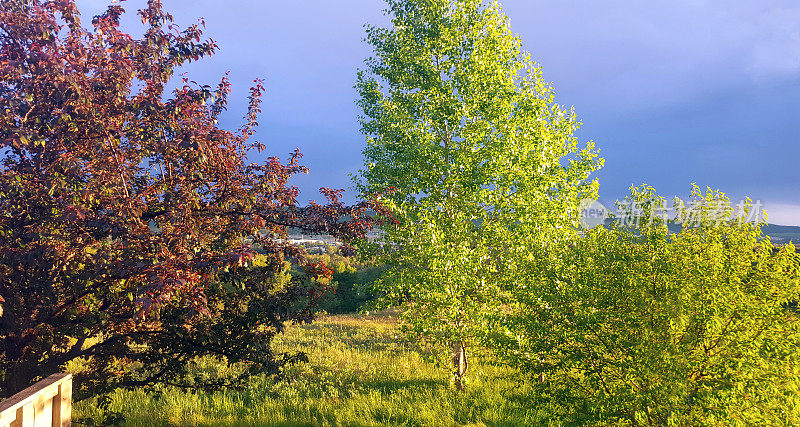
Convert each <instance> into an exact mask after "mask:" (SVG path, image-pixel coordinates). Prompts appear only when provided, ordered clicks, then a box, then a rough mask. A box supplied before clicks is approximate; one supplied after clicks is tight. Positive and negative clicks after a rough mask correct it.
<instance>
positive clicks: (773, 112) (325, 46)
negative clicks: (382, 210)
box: [78, 0, 800, 224]
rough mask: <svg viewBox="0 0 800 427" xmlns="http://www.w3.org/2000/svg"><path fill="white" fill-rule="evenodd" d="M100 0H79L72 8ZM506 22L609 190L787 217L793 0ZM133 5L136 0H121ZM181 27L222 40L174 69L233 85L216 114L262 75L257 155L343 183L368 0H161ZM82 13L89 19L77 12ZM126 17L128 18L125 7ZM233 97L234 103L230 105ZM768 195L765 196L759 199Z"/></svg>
mask: <svg viewBox="0 0 800 427" xmlns="http://www.w3.org/2000/svg"><path fill="white" fill-rule="evenodd" d="M108 3H109V2H108V1H100V0H78V4H79V6H80V7H81V9H82V10H83V11H84V15H93V14H96V13H98V12H99V11H100V10H102V8H104V7H105V5H107V4H108ZM501 3H502V4H503V6H504V9H505V11H506V13H507V14H508V15H509V16H510V18H511V24H512V28H513V30H514V31H515V32H516V33H518V34H519V35H520V37H521V38H522V40H523V42H524V44H525V47H526V48H527V49H528V50H530V51H531V52H532V53H533V56H534V59H535V60H536V61H538V62H539V63H540V64H541V65H542V66H543V68H544V75H545V78H546V79H548V80H550V81H552V82H553V84H554V85H555V87H556V89H557V91H558V94H559V96H558V99H559V101H560V102H562V103H564V104H567V105H573V106H575V109H576V111H577V113H578V115H579V117H581V118H582V119H583V122H584V127H583V129H582V130H581V136H582V137H583V138H586V139H594V140H595V141H596V143H597V145H598V147H600V148H601V150H602V153H603V155H604V157H606V159H607V161H606V167H605V168H604V170H603V171H602V172H601V173H600V174H599V177H600V179H601V196H602V198H603V199H605V200H606V201H608V200H613V199H616V198H620V197H623V196H624V195H625V193H626V188H627V186H628V185H630V184H639V183H642V182H647V183H649V184H651V185H654V186H655V187H656V188H657V189H658V190H659V192H661V193H662V194H664V195H666V196H671V195H680V196H685V195H686V194H687V193H688V190H689V184H690V183H692V182H697V183H698V184H699V185H701V186H705V185H710V186H712V187H715V188H720V189H722V190H723V191H727V192H729V193H730V194H731V196H732V197H733V198H740V197H743V196H745V195H749V196H750V197H752V198H754V199H761V200H763V201H764V203H765V205H766V207H767V209H768V210H771V212H772V215H770V220H771V222H777V223H784V224H800V187H799V186H798V185H797V184H796V183H797V182H798V179H800V168H798V167H796V165H797V163H798V158H800V144H797V142H798V141H797V140H798V137H797V135H798V132H797V131H796V127H797V120H796V118H797V117H798V113H800V78H798V76H799V75H800V2H797V1H796V0H791V1H789V0H781V1H777V0H776V1H772V0H761V1H752V0H713V1H711V0H708V1H703V0H671V1H641V0H624V1H620V0H611V1H595V0H574V1H569V0H560V1H554V0H553V1H531V0H505V1H502V2H501ZM123 4H124V5H125V7H126V8H127V9H128V10H130V11H133V10H134V9H136V8H138V7H140V5H141V4H143V2H142V1H128V2H124V3H123ZM165 5H166V7H167V8H168V9H169V10H170V11H172V12H174V15H175V16H176V18H177V21H178V23H179V24H182V25H187V24H189V23H191V22H194V20H196V18H199V17H204V18H206V21H207V24H208V26H207V32H208V34H209V35H211V36H212V37H213V38H214V39H215V40H217V42H218V43H219V44H220V46H221V48H222V51H221V52H220V53H219V54H218V55H217V56H216V57H215V58H214V59H213V60H211V61H201V62H200V63H198V64H194V65H191V66H189V67H187V68H186V70H185V71H187V72H188V73H189V75H190V77H192V78H193V79H195V80H198V81H203V82H207V83H213V82H214V81H216V80H218V79H219V77H221V76H222V75H223V74H224V72H226V71H229V70H230V72H231V79H232V81H233V82H234V84H235V85H236V86H235V88H234V93H233V101H234V102H233V104H232V105H233V106H234V107H232V108H231V110H230V111H229V114H228V115H227V116H226V119H225V123H224V124H225V125H229V126H236V125H237V124H238V121H237V118H238V117H240V116H242V115H243V114H244V111H243V109H242V108H243V105H244V102H243V100H244V98H245V96H246V88H247V87H248V84H249V82H250V81H251V80H252V79H254V78H257V77H261V78H265V79H266V83H267V88H268V92H267V97H266V99H265V108H264V115H263V117H262V119H261V124H262V127H261V131H260V133H259V136H260V137H261V139H262V140H263V141H265V142H266V143H267V145H268V146H269V147H270V154H275V155H280V156H282V157H286V156H287V155H288V153H289V152H290V151H291V150H293V149H294V148H295V147H300V148H301V149H302V151H303V152H304V153H305V154H306V157H305V163H306V164H307V165H308V166H309V167H311V169H312V171H311V174H309V175H306V176H303V177H300V178H298V179H297V180H296V184H297V185H298V186H300V187H301V189H302V190H303V197H305V198H312V197H315V195H314V194H315V188H318V187H320V186H332V187H347V186H349V179H348V178H347V174H348V173H351V172H354V171H356V170H357V169H358V167H359V165H360V149H361V145H362V141H363V137H362V136H361V135H360V134H359V133H358V124H357V121H356V116H357V114H358V111H357V109H356V108H355V105H354V99H355V91H354V90H353V89H352V86H353V83H354V81H355V69H356V68H357V67H359V66H360V65H361V64H362V61H363V59H364V58H365V57H366V56H368V55H369V53H370V52H369V49H368V48H367V46H365V45H364V44H363V42H362V41H361V39H362V37H363V28H362V25H363V24H364V23H367V22H369V23H379V24H381V23H384V22H385V18H384V17H382V15H381V13H380V11H381V10H382V9H383V8H384V7H385V5H384V4H383V3H382V2H380V1H377V0H346V1H339V2H331V1H292V2H285V1H272V0H269V1H225V2H219V1H209V0H203V1H185V0H173V1H169V0H168V1H165ZM84 21H85V22H88V21H89V19H88V17H85V18H84ZM125 23H126V25H128V24H130V25H135V24H136V20H135V17H133V16H129V18H128V19H127V20H126V21H125ZM237 100H241V101H242V102H236V101H237ZM770 207H773V208H772V209H770Z"/></svg>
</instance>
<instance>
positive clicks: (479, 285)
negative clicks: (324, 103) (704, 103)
mask: <svg viewBox="0 0 800 427" xmlns="http://www.w3.org/2000/svg"><path fill="white" fill-rule="evenodd" d="M388 3H389V9H388V10H387V14H388V15H389V16H390V17H391V22H392V24H391V27H389V28H379V27H368V29H367V38H366V40H367V42H368V43H369V44H370V45H372V47H373V49H374V53H375V54H374V56H373V57H372V58H369V59H368V60H367V61H366V69H365V70H362V71H360V72H359V76H358V84H357V88H358V90H359V93H360V99H359V101H358V103H359V105H360V106H361V108H362V110H363V116H362V118H361V123H362V131H363V133H364V134H365V135H366V136H367V146H366V148H365V149H364V152H363V154H364V158H365V160H364V162H365V167H364V169H363V170H362V171H361V177H360V179H359V180H358V183H359V187H360V190H361V191H362V193H364V194H372V193H374V192H378V191H382V190H386V189H390V190H391V191H393V192H392V193H391V194H389V195H387V196H386V197H385V198H384V199H383V202H384V203H385V204H386V206H387V207H388V209H389V210H390V211H391V212H392V213H393V214H394V217H395V218H396V219H397V221H398V223H397V225H396V227H387V228H386V230H385V232H386V234H385V240H386V243H388V244H387V245H385V246H384V249H385V250H386V252H387V256H388V258H387V259H386V263H387V265H389V266H390V268H389V270H388V271H387V273H386V274H385V275H384V279H383V283H384V285H385V286H386V287H387V288H388V289H389V290H390V292H389V296H390V297H394V298H395V301H403V302H405V307H406V308H407V310H406V311H405V317H404V318H405V320H406V321H407V322H408V323H409V324H410V326H411V327H412V329H413V330H414V331H416V332H418V333H419V334H420V335H421V336H423V337H428V338H433V339H434V340H435V341H438V342H441V343H449V344H450V345H452V346H454V347H453V349H454V352H456V353H461V355H463V348H464V347H465V345H467V343H470V342H472V341H474V340H473V338H474V337H475V336H476V335H479V330H480V329H481V328H482V326H481V325H482V324H483V323H482V321H481V320H480V319H481V318H482V316H483V314H485V313H487V312H489V311H492V310H496V309H497V308H498V307H499V299H498V296H499V293H498V292H499V290H500V289H501V288H502V286H500V285H501V284H502V283H506V284H507V283H508V282H509V280H511V277H512V276H513V270H514V268H515V267H514V264H515V263H516V261H515V260H516V259H518V258H519V256H520V254H522V253H525V252H527V249H526V248H525V247H526V245H528V244H531V242H533V241H536V240H537V239H541V238H546V236H548V235H549V234H550V233H552V232H554V231H555V230H558V229H559V228H564V227H570V226H572V225H573V224H574V222H575V220H576V219H577V217H578V215H577V208H578V205H579V201H580V200H582V199H584V198H586V197H592V196H593V195H594V194H595V193H596V187H597V184H596V182H594V181H590V180H588V178H589V175H590V173H591V172H593V171H594V170H596V169H597V168H598V167H600V165H601V163H602V161H601V160H600V159H598V158H597V153H596V152H595V151H594V148H593V144H592V143H591V142H588V143H584V144H582V143H580V142H579V141H578V139H577V138H576V137H575V136H574V132H575V131H576V130H577V128H578V125H579V123H578V121H577V119H576V117H575V115H574V113H573V112H572V111H569V110H565V109H564V108H562V107H561V106H559V105H558V104H557V103H556V102H555V99H554V92H553V89H552V87H550V85H548V84H547V83H545V81H544V79H543V77H542V71H541V69H540V68H539V67H538V66H536V65H534V63H533V62H532V61H531V59H530V55H529V54H528V53H526V52H525V51H523V49H522V46H521V42H520V40H519V38H517V37H516V36H515V35H514V34H513V33H512V32H511V29H510V26H509V23H508V18H507V17H506V16H505V15H504V14H503V12H502V10H501V8H500V5H499V3H497V2H496V1H495V2H489V3H488V4H485V2H483V1H481V0H454V1H450V0H390V1H388ZM461 355H459V354H454V357H456V358H459V359H460V358H461V357H462V356H461ZM455 369H456V371H460V368H455ZM462 374H463V373H461V374H457V375H456V376H457V377H460V376H461V375H462Z"/></svg>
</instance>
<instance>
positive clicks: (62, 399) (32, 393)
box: [0, 374, 72, 427]
mask: <svg viewBox="0 0 800 427" xmlns="http://www.w3.org/2000/svg"><path fill="white" fill-rule="evenodd" d="M71 417H72V375H71V374H55V375H51V376H49V377H47V378H45V379H43V380H41V381H39V382H38V383H36V384H34V385H32V386H30V387H28V388H26V389H25V390H22V391H21V392H19V393H17V394H15V395H13V396H11V397H10V398H8V399H6V400H4V401H2V402H0V427H17V426H19V427H45V426H47V427H49V426H58V427H63V426H68V425H70V419H71Z"/></svg>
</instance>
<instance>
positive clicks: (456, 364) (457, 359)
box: [453, 341, 467, 391]
mask: <svg viewBox="0 0 800 427" xmlns="http://www.w3.org/2000/svg"><path fill="white" fill-rule="evenodd" d="M466 373H467V349H466V348H464V342H463V341H456V342H454V343H453V384H455V386H456V390H458V391H464V374H466Z"/></svg>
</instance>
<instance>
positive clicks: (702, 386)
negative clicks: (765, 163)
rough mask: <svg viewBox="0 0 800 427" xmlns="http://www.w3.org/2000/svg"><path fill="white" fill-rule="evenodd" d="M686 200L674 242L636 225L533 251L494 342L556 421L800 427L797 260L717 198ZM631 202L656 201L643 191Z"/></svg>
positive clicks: (653, 221) (660, 225)
mask: <svg viewBox="0 0 800 427" xmlns="http://www.w3.org/2000/svg"><path fill="white" fill-rule="evenodd" d="M692 196H693V198H692V202H691V204H690V205H689V206H685V205H684V206H683V207H682V208H681V212H680V215H681V217H682V218H683V219H687V218H688V217H690V216H691V217H693V218H694V219H693V221H691V222H697V224H696V226H694V227H684V228H683V229H682V230H681V231H680V232H678V233H676V234H674V233H669V232H668V230H667V227H666V224H665V223H664V221H663V220H660V219H659V218H658V217H648V216H647V215H645V217H644V218H642V219H641V221H639V222H638V224H637V225H635V226H633V227H631V228H623V227H616V226H615V227H612V228H610V229H606V228H603V227H597V228H595V229H593V230H591V231H589V232H587V233H586V234H585V235H584V236H582V237H581V236H578V235H574V236H572V237H571V238H569V239H567V240H565V241H564V242H562V243H560V244H558V245H553V246H552V247H550V248H549V249H548V250H547V251H535V252H533V253H532V254H531V258H530V260H531V261H530V264H529V266H528V268H527V269H526V271H527V276H528V280H527V281H526V282H525V285H524V286H521V287H519V288H518V289H517V291H516V292H515V299H514V300H515V304H514V305H511V306H509V307H508V310H507V312H506V313H504V314H503V315H502V316H498V317H497V322H496V323H495V324H493V326H494V328H493V334H492V339H491V341H492V342H493V343H494V345H495V346H496V348H497V349H498V350H499V351H498V354H501V355H502V356H503V359H504V360H505V361H506V362H507V363H509V364H510V365H512V366H514V367H517V368H518V369H520V370H521V371H522V372H523V373H524V374H525V375H526V376H527V377H528V378H529V379H532V381H531V383H532V384H534V387H535V388H538V390H536V392H535V394H536V395H537V396H539V397H540V398H541V402H539V404H540V405H543V406H545V405H546V406H549V407H551V408H559V407H560V409H561V411H560V412H556V411H554V412H553V413H552V417H553V421H556V420H557V421H558V422H567V423H578V424H591V425H595V424H596V425H610V424H613V425H616V424H620V425H772V424H789V425H791V424H797V423H798V422H800V399H799V398H798V394H797V390H798V387H800V379H798V376H797V372H798V371H799V370H800V354H798V352H797V346H798V344H799V343H800V319H799V318H798V313H797V312H796V310H794V309H792V308H791V306H790V304H788V303H789V302H790V301H794V300H796V299H797V295H798V294H799V293H800V255H798V254H797V253H796V252H795V248H794V246H793V245H785V246H783V247H782V248H775V247H774V246H773V245H772V243H771V242H770V239H769V238H768V237H766V236H764V235H763V234H762V232H761V227H760V225H755V224H752V223H747V222H743V221H741V220H740V219H739V218H735V217H732V214H733V211H734V210H733V209H732V208H731V206H730V204H729V201H728V199H727V198H726V197H725V196H724V194H722V193H719V192H713V191H708V192H706V193H705V194H703V193H701V192H700V190H699V189H698V188H696V187H695V189H694V190H693V194H692ZM628 201H629V202H633V203H636V204H637V205H638V206H649V207H652V208H654V209H655V210H658V209H660V208H662V207H663V205H664V201H663V199H661V198H660V197H658V196H656V193H655V191H654V190H653V189H651V188H647V187H643V188H638V189H634V192H633V193H632V195H631V197H630V199H629V200H628ZM644 211H645V212H644V213H645V214H647V212H648V211H651V209H645V210H644Z"/></svg>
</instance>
